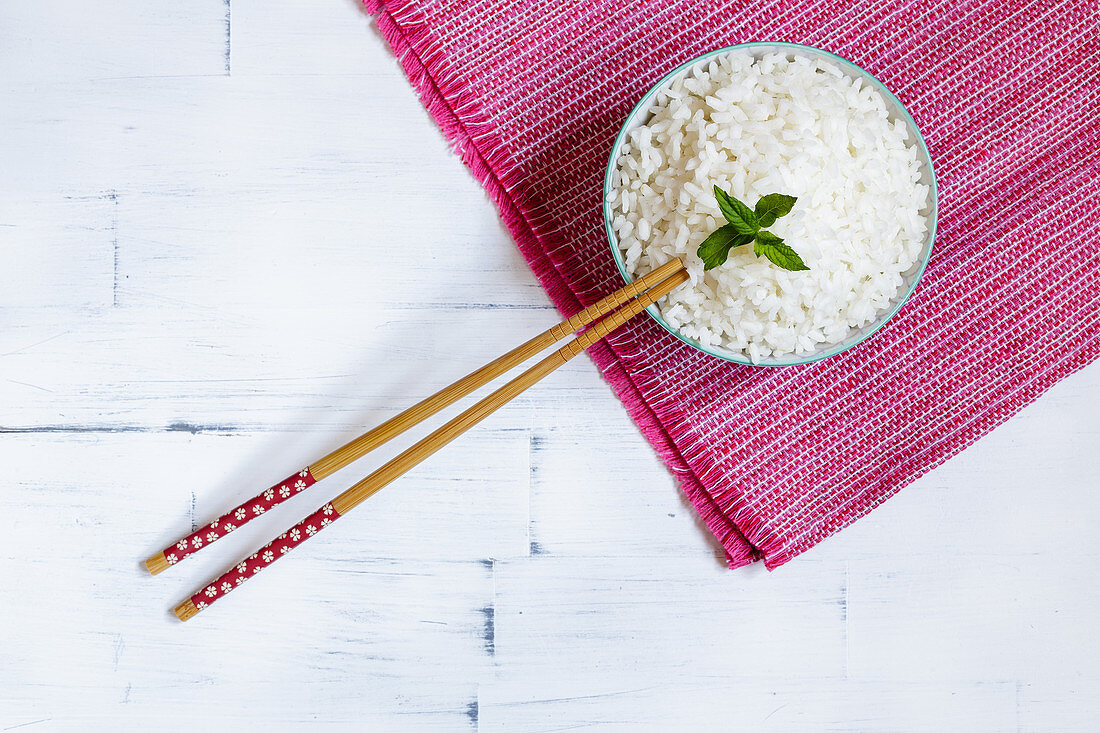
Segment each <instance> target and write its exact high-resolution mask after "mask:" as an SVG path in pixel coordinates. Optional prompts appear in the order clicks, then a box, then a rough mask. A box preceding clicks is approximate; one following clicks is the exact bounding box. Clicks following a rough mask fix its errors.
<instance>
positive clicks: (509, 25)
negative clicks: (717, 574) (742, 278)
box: [366, 0, 1100, 568]
mask: <svg viewBox="0 0 1100 733" xmlns="http://www.w3.org/2000/svg"><path fill="white" fill-rule="evenodd" d="M366 4H367V8H368V10H369V11H370V12H371V13H372V14H373V15H374V16H375V18H376V20H377V22H378V26H379V28H380V29H381V31H382V33H383V35H384V36H385V38H386V39H387V41H388V42H389V43H390V45H391V46H392V48H393V50H394V52H395V53H396V55H397V57H398V58H399V59H400V61H401V63H402V65H403V67H404V68H405V71H406V73H407V74H408V76H409V78H410V80H411V82H412V83H413V85H414V86H415V88H416V90H417V92H418V93H419V95H420V97H421V99H422V100H423V102H424V104H425V106H426V107H427V108H428V110H429V111H430V113H431V114H432V115H433V116H434V117H435V119H436V120H437V121H438V122H439V124H440V125H441V126H442V128H443V130H444V132H445V134H446V135H447V136H448V138H449V139H450V140H451V143H452V145H453V147H454V149H455V150H456V151H457V152H458V154H459V155H461V156H462V159H463V160H464V161H465V162H466V163H467V165H468V166H469V167H470V168H471V170H472V171H473V173H474V175H475V176H477V178H478V179H479V180H480V181H481V182H482V184H483V185H484V186H485V188H486V190H487V191H488V193H489V195H490V196H491V198H492V199H493V201H494V202H495V203H496V204H497V206H498V207H499V209H500V212H501V215H502V217H503V219H504V221H505V223H506V224H507V226H508V228H509V229H510V231H511V233H512V234H513V236H514V237H515V240H516V242H517V243H518V245H519V247H520V249H521V251H522V252H523V254H524V256H525V257H526V258H527V260H528V262H529V263H530V264H531V267H532V269H533V270H534V272H535V274H536V275H537V276H538V278H539V280H540V282H541V283H542V285H543V286H544V287H545V288H546V290H547V291H548V292H549V294H550V296H551V297H552V299H553V301H554V303H555V304H556V305H557V307H558V308H559V309H560V310H561V311H562V312H563V313H565V314H572V313H574V312H576V311H577V310H579V309H580V308H582V307H584V306H587V305H590V304H591V303H593V302H595V301H596V300H598V299H599V298H600V297H601V296H603V295H605V294H607V293H609V292H611V291H612V290H614V289H616V288H617V287H620V286H621V285H622V281H621V278H620V277H619V275H618V272H617V270H616V269H615V266H614V264H613V262H612V259H611V256H610V252H609V249H608V244H607V239H606V235H605V233H604V230H603V220H602V213H601V192H602V183H603V172H604V168H605V166H606V163H607V159H608V156H609V153H610V146H611V144H612V142H613V140H614V138H615V135H616V133H617V132H618V129H619V127H620V125H621V124H622V122H623V120H624V119H625V117H626V115H627V113H628V112H629V111H630V109H631V108H632V107H633V105H634V104H635V103H636V102H637V100H638V99H639V98H640V97H641V96H642V94H643V93H644V92H645V91H646V90H647V89H649V88H650V87H651V86H652V85H653V84H654V83H655V82H656V81H657V80H658V79H660V78H661V77H662V76H663V75H664V74H666V73H667V72H668V71H670V70H671V69H673V68H674V67H675V66H677V65H678V64H680V63H681V62H683V61H686V60H687V59H689V58H692V57H694V56H696V55H698V54H700V53H703V52H705V51H709V50H712V49H714V48H718V47H723V46H728V45H733V44H736V43H743V42H747V41H789V42H794V43H803V44H808V45H812V46H817V47H819V48H823V49H826V50H828V51H832V52H833V53H836V54H839V55H841V56H844V57H846V58H848V59H850V60H852V61H854V62H855V63H857V64H859V65H860V66H862V67H863V68H865V69H867V70H868V71H870V72H871V73H872V74H874V75H875V76H876V77H878V78H879V79H880V80H881V81H882V82H884V83H885V84H886V86H887V87H889V88H890V89H891V90H892V91H893V92H894V93H895V94H896V95H897V96H898V97H899V98H900V99H901V101H902V103H903V104H905V105H906V107H907V108H908V110H909V111H910V113H911V114H912V115H913V117H914V118H915V120H916V121H917V124H918V126H919V127H920V128H921V130H922V132H923V133H924V136H925V138H926V140H927V142H928V145H929V148H930V151H931V154H932V158H933V161H934V162H935V165H936V171H937V174H938V177H939V185H940V224H939V234H938V237H937V243H936V247H935V251H934V252H933V254H932V259H931V262H930V264H929V267H928V269H927V271H926V273H925V275H924V278H923V280H922V282H921V284H920V286H919V287H918V288H917V290H916V292H915V293H914V294H913V296H912V297H911V299H910V300H909V302H908V303H907V304H906V306H905V307H904V308H903V309H902V310H901V311H900V313H899V314H898V315H897V316H895V318H894V319H893V320H891V321H890V323H889V324H888V325H887V326H886V327H885V328H883V329H882V330H880V331H879V332H878V333H877V334H875V335H874V336H873V337H871V338H870V339H868V340H867V341H865V342H864V343H863V344H861V345H859V346H858V347H856V348H854V349H852V350H849V351H847V352H845V353H843V354H841V355H839V356H836V357H834V358H831V359H827V360H825V361H822V362H817V363H814V364H809V365H805V366H798V367H784V368H753V367H747V366H742V365H737V364H731V363H728V362H724V361H721V360H718V359H715V358H713V357H708V356H706V355H703V354H700V353H699V352H696V351H694V350H693V349H691V348H690V347H688V346H686V345H684V344H682V343H680V342H678V341H677V340H676V339H675V338H673V337H672V336H670V335H669V334H667V333H666V332H665V331H663V330H662V329H661V328H660V327H659V326H658V325H657V324H656V323H655V322H653V320H652V319H650V318H646V317H641V318H637V319H635V320H634V321H633V322H632V323H631V324H629V325H628V327H626V328H623V329H621V330H620V331H618V332H617V333H615V334H613V335H612V336H611V337H610V338H608V339H606V340H605V341H604V342H601V343H599V344H597V345H596V346H595V347H593V348H592V349H591V350H590V353H591V355H592V358H593V359H594V360H595V362H596V364H597V365H598V366H599V368H600V369H601V371H602V372H603V374H604V376H605V377H606V379H607V380H608V382H609V383H610V384H611V385H612V387H613V388H614V390H615V392H616V393H617V394H618V396H619V397H620V398H621V399H622V401H623V402H624V403H625V405H626V406H627V408H628V410H629V411H630V414H631V415H632V416H633V418H634V420H635V421H636V422H637V423H638V425H639V426H640V427H641V429H642V431H643V432H644V433H645V435H646V436H647V437H648V439H649V440H650V441H651V442H652V443H653V445H654V446H655V448H656V449H657V451H658V452H659V453H660V455H661V457H662V458H663V459H664V461H665V462H666V463H667V464H668V466H669V467H670V468H671V469H672V471H673V472H674V473H675V474H676V476H677V477H678V478H679V480H680V482H681V484H682V486H683V488H684V491H685V492H686V494H687V496H688V497H689V498H690V500H691V502H692V503H693V504H694V506H695V508H696V509H697V510H698V511H699V514H700V516H701V517H702V518H703V520H704V521H705V522H706V524H707V526H708V527H709V528H710V530H711V531H712V532H713V533H714V535H715V536H716V537H717V538H718V540H719V541H720V542H721V543H722V545H723V546H724V547H725V549H726V553H727V558H728V562H729V564H730V566H731V567H737V566H741V565H744V564H747V563H749V562H752V561H755V560H763V561H764V563H765V564H766V565H767V566H768V567H769V568H774V567H776V566H778V565H781V564H782V563H784V562H786V561H788V560H790V559H791V558H793V557H795V556H796V555H798V554H799V553H802V552H804V551H805V550H807V549H808V548H810V547H812V546H813V545H815V544H816V543H818V542H820V541H821V540H822V539H824V538H826V537H828V536H829V535H830V534H832V533H834V532H836V531H837V530H839V529H841V528H842V527H844V526H846V525H847V524H849V523H851V522H853V521H854V520H856V519H858V518H859V517H861V516H863V515H864V514H866V513H867V512H868V511H870V510H871V509H873V508H874V507H876V506H878V505H879V504H880V503H882V502H883V501H884V500H885V499H887V498H888V497H889V496H891V495H892V494H894V493H895V492H896V491H898V490H899V489H900V488H902V487H904V486H906V485H907V484H909V483H911V482H913V481H914V480H915V479H916V478H918V477H919V476H921V475H922V474H924V473H926V472H927V471H929V470H930V469H931V468H933V467H935V466H936V465H938V464H939V463H941V462H943V461H944V460H946V459H947V458H949V457H951V456H952V455H954V454H955V453H957V452H959V451H960V450H962V449H964V448H965V447H967V446H968V445H970V444H971V443H973V442H974V441H975V440H977V439H978V438H979V437H980V436H982V435H983V434H985V433H986V432H988V431H989V430H991V429H992V428H993V427H995V426H996V425H998V424H999V423H1001V422H1002V421H1004V420H1005V419H1007V418H1008V417H1009V416H1011V415H1012V414H1013V413H1015V412H1016V411H1018V410H1019V409H1020V408H1022V407H1023V406H1025V405H1027V404H1028V403H1029V402H1031V401H1032V400H1034V399H1035V398H1036V397H1038V396H1039V395H1040V394H1041V393H1042V392H1043V391H1044V390H1046V389H1047V388H1048V387H1050V386H1051V385H1053V384H1054V383H1055V382H1057V381H1058V380H1060V379H1062V378H1063V377H1065V376H1066V375H1068V374H1070V373H1072V372H1073V371H1075V370H1077V369H1079V368H1081V367H1082V366H1084V365H1085V364H1087V363H1089V362H1090V361H1092V360H1093V359H1095V358H1096V357H1097V356H1098V355H1100V245H1098V242H1097V235H1098V231H1100V194H1098V191H1100V185H1098V184H1100V131H1098V125H1097V122H1098V114H1097V109H1100V72H1098V69H1100V43H1098V35H1100V34H1098V25H1100V23H1098V20H1097V12H1096V10H1095V7H1094V5H1093V2H1092V0H1068V1H1067V0H1055V1H1054V2H1050V1H1048V0H1034V1H1032V2H1026V1H1019V0H1010V1H1009V2H1005V1H1004V0H982V1H978V2H975V1H973V0H970V1H966V0H964V1H963V2H941V1H935V2H934V1H931V0H916V1H914V0H903V1H902V2H896V3H883V2H879V0H808V1H807V2H799V3H791V2H777V1H776V0H758V1H756V2H734V3H714V2H707V1H705V0H657V1H647V2H624V1H623V0H612V1H609V0H597V1H596V2H592V1H591V0H589V1H588V2H573V1H571V0H555V1H553V2H549V1H545V0H537V1H535V2H523V1H522V0H476V1H475V0H411V1H410V0H366Z"/></svg>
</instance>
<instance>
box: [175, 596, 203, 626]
mask: <svg viewBox="0 0 1100 733" xmlns="http://www.w3.org/2000/svg"><path fill="white" fill-rule="evenodd" d="M172 610H173V612H174V613H175V614H176V618H178V619H179V620H180V621H186V620H187V619H189V618H191V617H192V616H194V615H195V614H196V613H198V612H199V609H198V608H197V607H196V606H195V604H194V603H192V602H191V599H190V598H188V599H187V600H186V601H184V602H183V603H181V604H179V605H178V606H176V607H175V608H174V609H172Z"/></svg>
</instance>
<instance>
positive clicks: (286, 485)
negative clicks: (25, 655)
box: [145, 259, 688, 621]
mask: <svg viewBox="0 0 1100 733" xmlns="http://www.w3.org/2000/svg"><path fill="white" fill-rule="evenodd" d="M687 279H688V274H687V271H686V270H685V269H684V264H683V262H682V261H681V260H679V259H674V260H672V261H671V262H668V263H666V264H664V265H662V266H661V267H659V268H657V269H656V270H654V271H653V272H651V273H649V274H648V275H646V276H645V277H643V278H641V279H640V280H637V281H635V282H633V283H631V284H630V285H627V286H626V287H624V288H622V289H620V290H617V291H615V292H614V293H612V294H611V295H609V296H607V297H606V298H604V299H603V300H601V301H599V302H598V303H596V304H594V305H592V306H589V307H588V308H585V309H584V310H582V311H581V312H579V313H577V314H576V315H574V316H572V317H571V318H568V319H566V320H564V321H562V322H561V323H559V324H558V325H556V326H554V327H553V328H551V329H549V330H547V331H544V332H543V333H540V334H539V335H538V336H535V337H534V338H533V339H531V340H530V341H528V342H526V343H525V344H523V345H521V346H518V347H517V348H515V349H513V350H512V351H509V352H508V353H507V354H505V355H504V356H501V357H500V358H498V359H496V360H494V361H492V362H489V363H488V364H486V365H485V366H483V367H481V368H480V369H478V370H476V371H474V372H471V373H470V374H468V375H466V376H465V377H463V378H462V379H460V380H458V381H457V382H455V383H454V384H452V385H450V386H449V387H445V388H443V389H442V390H440V391H439V392H437V393H436V394H434V395H432V396H431V397H428V398H427V399H425V400H423V401H421V402H419V403H417V404H415V405H413V406H412V407H410V408H409V409H407V410H405V411H404V412H402V413H401V414H399V415H395V416H394V417H392V418H390V419H389V420H387V421H386V422H384V423H382V424H381V425H379V426H378V427H376V428H374V429H372V430H369V431H367V432H366V433H364V434H363V435H361V436H359V437H358V438H356V439H354V440H352V441H351V442H350V443H348V444H347V445H344V446H342V447H340V448H337V449H336V450H334V451H333V452H332V453H329V454H328V455H327V456H325V457H324V458H322V459H321V460H319V461H316V462H314V463H312V464H310V465H309V466H308V467H307V468H305V469H303V470H302V471H300V472H298V473H296V474H294V475H292V476H290V477H288V478H287V479H285V480H284V481H281V482H279V483H278V484H275V485H274V486H272V487H271V488H269V489H267V490H265V491H263V492H262V493H260V494H257V495H256V496H254V497H253V498H252V499H249V500H248V501H246V502H244V503H243V504H241V505H240V506H237V507H235V508H233V509H231V510H229V511H228V512H226V513H225V514H223V515H222V516H220V517H218V518H217V519H215V520H214V521H212V522H210V523H209V524H207V525H206V526H204V527H201V528H200V529H198V530H196V531H195V532H192V533H191V534H189V535H187V536H186V537H183V538H181V539H180V540H179V541H178V542H176V543H175V544H174V545H171V546H169V547H166V548H165V549H164V550H162V551H161V552H158V553H157V554H156V555H153V556H152V557H150V558H149V559H148V560H146V561H145V567H146V568H147V569H148V570H149V572H150V573H152V574H153V575H156V574H157V573H159V572H161V571H163V570H166V569H167V568H168V567H169V566H170V565H174V564H175V563H177V562H179V561H180V560H182V559H184V558H185V557H187V556H188V555H190V554H192V553H194V552H197V551H198V550H199V549H201V548H203V547H208V546H209V545H211V544H213V543H214V542H216V541H217V540H219V539H221V538H222V537H224V536H225V535H227V534H229V533H230V532H232V531H233V530H234V529H236V528H237V527H240V526H241V525H242V524H244V523H245V522H249V521H251V520H252V519H254V518H256V517H258V516H259V515H261V514H263V513H264V512H265V511H267V510H268V509H270V508H271V507H273V506H275V505H276V504H280V503H282V502H283V501H285V500H286V499H288V498H289V497H291V496H294V495H295V494H298V493H301V492H302V491H304V490H305V489H306V488H308V487H309V486H311V485H312V484H314V483H316V482H317V481H320V480H321V479H323V478H325V477H326V476H329V475H330V474H332V473H335V472H336V471H338V470H340V469H341V468H343V467H344V466H347V465H348V464H350V463H351V462H352V461H355V460H356V459H358V458H360V457H362V456H363V455H365V454H366V453H368V452H369V451H371V450H373V449H374V448H377V447H378V446H380V445H382V444H383V443H385V442H386V441H388V440H390V439H391V438H394V437H396V436H397V435H400V434H401V433H403V432H404V431H406V430H408V429H409V428H411V427H412V426H414V425H416V424H417V423H419V422H421V421H423V420H425V419H427V418H429V417H431V416H432V415H434V414H435V413H437V412H439V411H440V410H442V409H443V408H445V407H447V406H448V405H451V404H453V403H454V402H455V401H457V400H459V399H461V398H462V397H465V396H466V395H468V394H470V393H471V392H473V391H474V390H475V389H477V388H479V387H481V386H482V385H484V384H486V383H488V382H490V381H491V380H493V379H495V378H496V377H498V376H500V375H501V374H504V373H505V372H507V371H509V370H510V369H512V368H513V367H515V366H518V365H519V364H521V363H523V362H524V361H527V360H528V359H529V358H531V357H532V356H534V355H535V354H537V353H539V352H540V351H542V350H543V349H545V348H546V347H548V346H550V345H552V344H555V343H557V342H558V341H561V340H562V339H564V338H566V337H567V336H569V335H571V334H574V333H576V332H578V331H580V330H581V329H582V328H584V327H585V326H588V325H589V324H591V323H593V322H594V321H597V319H601V318H602V320H598V321H597V322H596V323H595V325H593V326H592V327H591V328H588V329H587V330H585V331H583V332H582V333H580V334H579V335H578V336H577V337H576V338H574V339H573V340H572V341H570V342H569V343H567V344H566V345H565V346H563V347H561V348H560V349H558V350H557V351H555V352H554V353H552V354H550V355H549V356H547V357H546V358H544V359H543V360H541V361H539V362H538V363H537V364H535V365H534V366H533V367H531V368H530V369H528V370H527V371H525V372H523V373H522V374H520V375H519V376H518V377H516V378H515V379H513V380H512V381H510V382H508V383H507V384H505V385H504V386H503V387H501V388H500V389H498V390H496V391H495V392H493V393H492V394H490V395H488V396H487V397H485V398H484V399H482V400H481V401H480V402H478V403H477V404H475V405H474V406H473V407H471V408H469V409H468V410H466V411H465V412H463V413H462V414H460V415H458V416H457V417H455V418H454V419H452V420H450V421H449V422H447V423H446V424H445V425H443V426H442V427H441V428H439V429H437V430H436V431H435V432H433V433H431V434H430V435H428V436H427V437H425V438H423V439H422V440H420V441H418V442H417V443H416V444H414V445H413V446H412V447H411V448H409V449H408V450H406V451H405V452H404V453H401V454H400V455H399V456H397V457H396V458H394V459H393V460H391V461H389V462H388V463H386V464H385V465H383V466H382V467H381V468H379V469H378V470H376V471H375V472H374V473H372V474H370V475H369V476H367V477H366V478H365V479H363V480H362V481H360V482H359V483H357V484H355V485H354V486H352V487H351V488H350V489H348V490H347V491H345V492H344V493H342V494H340V495H339V496H337V497H336V498H335V499H333V500H332V501H331V502H330V503H328V504H325V505H324V506H322V507H321V508H319V509H318V510H317V511H315V512H313V513H312V514H310V515H309V516H308V517H306V518H305V519H303V520H302V521H301V522H299V523H298V524H296V525H294V526H293V527H291V528H290V529H288V530H287V531H286V532H284V533H283V534H281V535H279V536H278V537H276V538H275V539H274V540H272V541H271V542H269V543H268V544H266V545H264V546H263V547H261V548H260V549H259V550H257V551H256V552H255V553H253V554H252V555H250V556H248V557H247V558H245V559H244V560H242V561H241V562H239V563H238V564H237V565H235V566H233V567H232V568H230V569H229V570H227V571H226V572H225V573H223V574H222V575H221V576H219V577H218V578H217V579H215V580H214V581H212V582H210V583H209V584H207V585H206V586H204V587H202V588H200V589H199V590H198V592H196V593H195V594H194V595H192V596H191V597H190V598H188V599H187V600H186V601H184V602H183V603H181V604H180V605H179V606H177V607H176V608H175V613H176V616H178V617H179V619H180V620H181V621H186V620H187V619H189V618H191V617H192V616H194V615H195V614H196V613H198V612H199V611H201V610H202V609H204V608H206V607H207V606H209V605H210V604H211V603H213V602H214V601H216V600H217V599H219V598H221V597H222V596H224V595H225V594H227V593H229V592H230V591H232V590H233V589H234V588H236V587H237V586H238V585H240V584H241V583H243V582H244V581H246V580H248V579H249V578H251V577H252V576H253V575H255V574H256V573H258V572H259V571H260V570H262V569H263V568H265V567H267V566H268V565H270V564H271V563H272V562H274V561H275V560H277V559H278V558H280V557H282V556H283V555H285V554H286V553H287V552H289V551H290V550H292V549H293V548H295V547H297V546H298V545H300V544H301V543H302V542H304V541H305V540H307V539H308V538H310V537H312V536H313V535H315V534H316V533H317V532H319V531H321V530H322V529H324V528H325V527H327V526H328V525H329V524H331V523H332V522H333V521H335V520H336V519H337V518H338V517H341V516H343V515H345V514H347V513H348V512H349V511H351V510H352V509H354V508H355V507H356V506H358V505H359V504H360V503H362V502H363V501H365V500H366V499H368V498H369V497H370V496H372V495H373V494H375V493H376V492H377V491H379V490H380V489H381V488H382V487H384V486H386V485H387V484H389V483H390V482H392V481H393V480H394V479H396V478H398V477H399V476H401V475H402V474H404V473H405V472H406V471H408V470H410V469H411V468H413V467H414V466H416V465H417V464H419V463H420V462H421V461H423V460H424V459H425V458H427V457H428V456H430V455H432V454H433V453H435V452H436V451H437V450H439V449H440V448H442V447H443V446H445V445H447V443H450V442H451V441H452V440H454V439H455V438H457V437H458V436H459V435H461V434H462V433H464V432H466V431H467V430H469V429H470V428H471V427H473V426H474V425H476V424H477V423H479V422H481V421H482V420H484V419H485V418H486V417H488V416H489V415H491V414H492V413H493V412H495V411H496V410H497V408H499V407H500V406H501V405H503V404H504V403H506V402H508V401H509V400H511V399H512V398H514V397H516V396H517V395H519V394H520V393H522V392H523V391H524V390H525V389H527V388H528V387H530V386H531V385H532V384H534V383H535V382H538V381H539V380H540V379H542V378H543V377H545V376H546V375H547V374H549V373H550V372H552V371H554V370H555V369H557V368H558V367H560V366H562V365H563V364H565V363H566V362H567V361H569V360H570V359H572V358H573V357H574V356H576V355H577V354H579V353H580V352H582V351H584V350H585V349H587V348H588V347H589V346H591V345H592V344H594V343H595V342H596V341H598V340H600V339H602V338H604V337H605V336H607V335H608V334H609V333H611V332H612V331H614V330H615V329H616V328H618V327H619V326H621V325H623V324H624V323H626V322H627V321H628V320H630V319H631V318H633V317H634V316H636V315H638V314H639V313H641V312H642V311H643V310H645V309H646V308H648V307H649V306H650V305H652V304H653V303H655V302H656V301H658V300H660V299H661V298H663V297H664V296H666V295H667V294H668V293H670V292H671V291H672V290H673V289H675V288H677V287H679V286H680V285H681V284H682V283H684V282H685V281H686V280H687ZM624 303H625V304H626V305H625V306H624V305H623V304H624ZM620 306H623V307H621V308H620ZM616 309H618V310H616ZM612 311H614V312H612ZM608 314H610V315H608ZM605 315H606V316H607V317H606V318H604V316H605Z"/></svg>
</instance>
